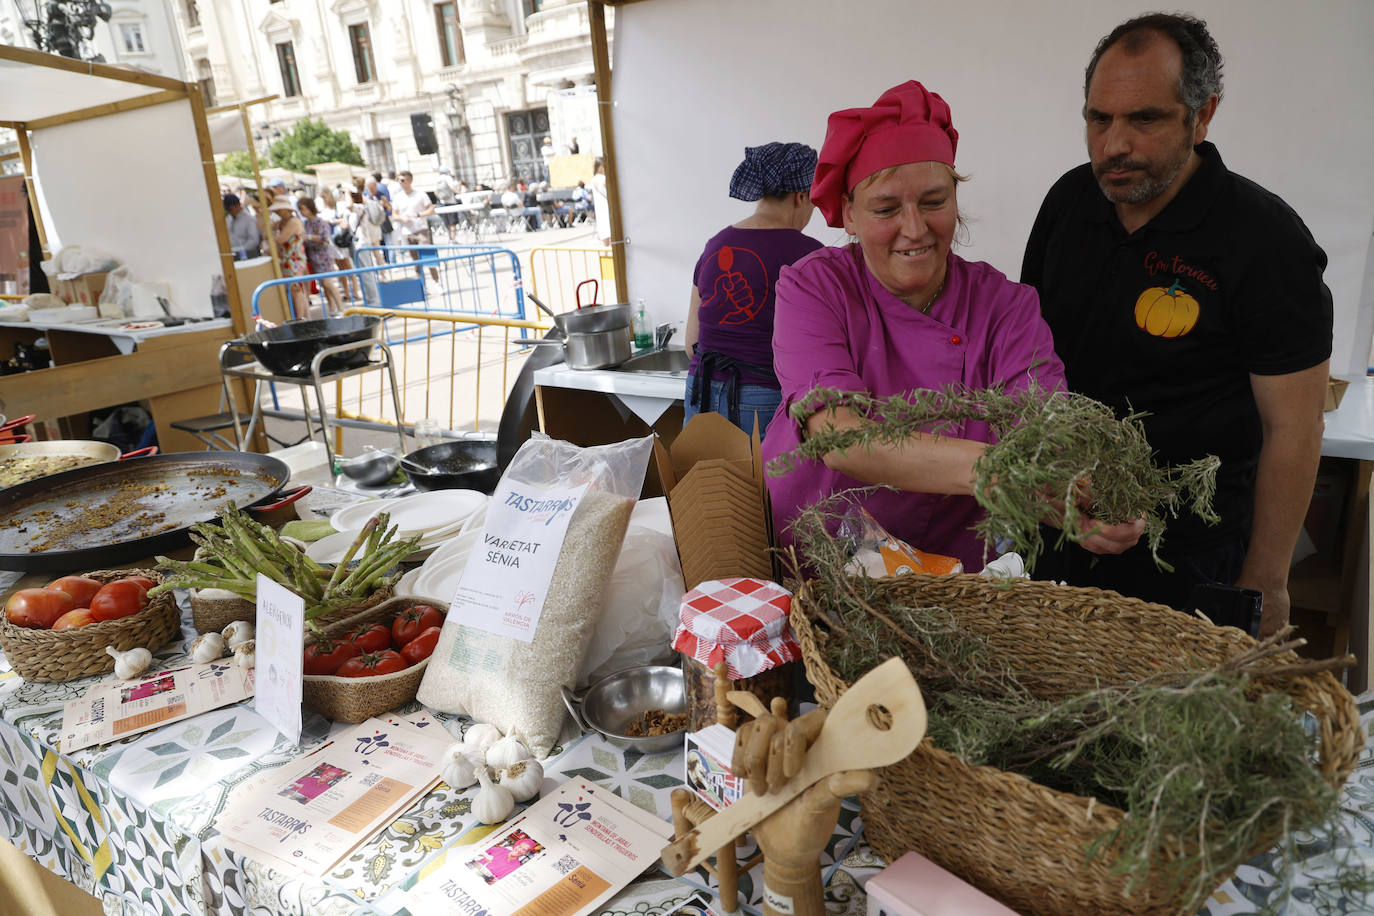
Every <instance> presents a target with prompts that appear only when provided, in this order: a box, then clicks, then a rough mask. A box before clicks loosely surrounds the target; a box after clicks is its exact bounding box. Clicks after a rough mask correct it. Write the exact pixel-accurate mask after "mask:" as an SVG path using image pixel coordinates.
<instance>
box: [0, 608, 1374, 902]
mask: <svg viewBox="0 0 1374 916" xmlns="http://www.w3.org/2000/svg"><path fill="white" fill-rule="evenodd" d="M0 584H3V583H0ZM182 628H183V631H184V633H185V638H183V639H181V640H179V641H177V642H175V643H173V644H171V645H169V646H167V647H165V648H164V649H162V650H161V651H159V652H157V653H156V655H155V665H157V666H160V667H176V666H178V665H182V664H185V663H187V649H188V643H189V639H190V637H191V636H192V635H193V630H192V627H191V622H190V615H189V612H188V613H187V614H185V615H184V617H183V621H182ZM97 680H98V679H97V678H89V679H85V680H80V681H74V682H71V683H68V684H36V683H26V682H24V681H23V680H21V679H20V678H19V677H18V676H17V675H15V674H14V673H13V672H12V671H11V670H10V668H9V665H8V663H7V662H5V661H3V660H2V659H0V773H3V774H4V778H3V779H0V831H3V832H0V838H2V839H5V840H7V841H9V842H10V843H12V844H13V845H14V846H16V847H17V848H18V849H19V850H20V851H21V852H23V853H24V854H25V855H27V856H29V857H30V858H31V859H33V860H35V861H36V862H38V863H39V864H41V865H42V866H43V867H45V868H47V869H49V870H51V871H52V872H55V873H56V874H57V875H60V876H62V877H64V878H66V879H67V880H69V881H71V882H72V883H73V884H75V885H76V886H77V887H79V888H81V889H83V890H86V891H88V892H90V893H92V894H94V895H95V896H97V897H99V898H101V900H102V902H103V904H104V906H105V912H106V913H125V914H130V916H133V914H139V916H142V914H210V913H230V914H233V913H249V912H252V913H290V914H301V916H307V914H308V916H315V914H360V913H379V914H394V913H398V912H404V910H403V909H402V900H401V895H402V893H403V892H404V890H405V889H407V888H408V887H409V886H411V885H412V884H413V882H414V881H415V880H416V878H417V876H419V875H420V874H422V873H425V872H427V871H428V870H429V869H432V868H433V867H435V866H436V865H437V864H439V863H440V862H442V861H443V860H444V859H445V858H446V856H447V855H448V854H449V852H450V850H451V849H452V848H454V847H456V846H461V845H465V844H466V843H467V842H471V841H473V840H475V839H477V838H479V837H480V836H481V835H482V833H478V834H474V835H473V836H470V837H469V836H467V834H469V832H470V831H473V830H474V829H475V828H477V827H478V824H477V823H476V821H475V819H474V818H473V817H472V814H471V804H472V799H473V796H474V794H475V789H467V790H463V791H455V790H452V789H450V788H447V787H441V788H439V789H436V790H435V791H433V792H431V793H430V794H428V795H426V796H424V797H423V798H422V799H421V800H420V801H419V802H417V803H416V804H415V805H414V806H412V807H411V808H410V809H409V810H408V811H406V812H405V814H404V815H403V816H401V817H400V818H399V819H398V820H396V821H395V822H393V823H392V824H391V825H390V826H389V827H387V828H386V829H385V830H383V831H382V832H381V833H379V834H378V835H376V836H375V837H373V838H372V839H371V840H370V841H369V842H367V843H366V844H364V845H363V846H362V847H361V848H359V849H358V850H357V851H355V852H354V853H353V854H352V855H350V856H349V857H348V858H347V859H346V860H345V861H344V862H343V863H342V864H341V865H340V866H339V867H337V868H336V869H334V870H333V871H332V872H331V873H330V874H329V875H328V876H327V877H325V878H324V879H315V878H308V877H303V876H301V875H292V874H283V873H281V872H278V871H274V870H272V869H271V868H268V867H266V866H264V865H262V864H259V863H257V862H254V861H252V860H251V859H246V858H244V857H243V856H241V855H239V854H238V853H236V852H233V851H231V850H229V849H227V848H226V847H225V846H224V845H223V843H222V842H221V840H220V838H219V836H218V834H217V833H216V831H215V829H214V823H215V818H216V816H217V815H218V814H219V813H220V812H221V811H222V810H223V808H224V804H225V799H226V797H227V795H228V794H229V792H230V791H231V790H232V789H233V788H234V787H235V786H237V785H239V784H240V783H242V782H244V781H246V780H247V779H249V778H251V777H252V776H253V775H254V774H256V773H259V772H261V771H263V770H264V769H267V768H271V767H276V766H280V765H282V764H283V763H285V762H286V761H288V760H289V759H291V758H293V757H295V756H297V755H299V754H302V753H307V752H309V751H310V750H312V749H314V748H315V747H317V746H319V745H320V744H321V743H323V742H324V741H325V740H327V739H328V738H329V737H330V736H331V735H335V734H337V733H339V732H341V731H343V730H344V729H346V728H348V727H349V726H345V725H335V724H332V723H330V722H328V721H327V720H325V719H324V718H322V717H321V716H319V715H316V714H313V713H307V714H306V715H305V717H304V731H303V734H302V739H301V743H302V746H301V748H299V749H297V748H294V747H292V746H290V745H288V744H287V743H286V742H284V741H283V740H281V739H280V738H279V736H278V734H277V732H276V730H275V729H274V728H273V727H272V726H271V725H270V724H268V723H267V722H266V721H265V720H264V719H262V718H261V717H260V716H258V714H257V713H256V712H255V711H254V710H253V709H252V706H251V703H240V704H237V705H234V706H230V707H226V708H224V709H220V710H216V711H213V712H209V713H205V714H203V715H201V716H198V717H195V718H192V719H187V720H184V721H182V722H178V723H174V724H171V725H168V726H165V727H163V728H160V729H157V730H155V731H151V732H147V733H144V734H141V735H137V736H134V737H131V738H127V739H125V740H123V741H119V742H116V743H114V744H110V745H105V746H102V747H96V748H90V749H87V750H83V751H77V752H75V753H72V754H69V755H68V754H63V753H61V752H60V751H59V750H58V749H57V748H56V747H55V742H56V739H57V736H58V734H59V731H60V726H61V719H62V704H63V703H64V702H66V701H67V700H69V699H72V698H74V697H77V696H79V695H80V694H81V693H82V692H83V691H84V690H85V689H86V688H87V687H88V686H90V685H91V684H92V683H95V682H96V681H97ZM402 711H403V712H417V711H422V708H421V707H419V706H417V705H415V704H411V705H410V706H409V707H406V708H405V709H403V710H402ZM1360 713H1361V720H1362V723H1363V725H1364V727H1365V729H1366V732H1367V731H1368V728H1369V726H1370V725H1371V724H1374V694H1366V695H1364V696H1362V697H1360ZM435 718H437V719H438V720H439V721H440V723H441V724H442V725H443V726H444V727H446V728H448V729H449V730H450V731H451V732H454V733H455V734H457V733H458V731H459V728H460V725H461V724H462V722H463V720H462V719H461V717H457V716H445V715H436V716H435ZM573 777H576V778H581V779H588V780H592V781H594V782H596V783H599V784H601V785H603V786H606V787H608V788H611V789H613V790H614V791H615V792H617V794H619V795H620V796H621V797H623V798H626V799H628V800H629V801H630V802H632V803H633V804H635V805H638V806H639V807H641V808H643V809H645V810H647V811H651V812H653V813H654V814H656V815H657V816H659V817H661V818H663V819H664V820H670V819H671V811H670V803H669V795H670V793H671V791H672V790H673V789H674V788H676V787H678V786H680V785H681V784H682V780H683V756H682V753H681V751H670V752H666V753H661V754H650V755H645V754H642V753H639V752H636V751H628V750H625V749H622V748H618V747H615V746H612V745H611V744H609V743H607V742H606V741H605V740H604V739H602V738H600V737H599V736H588V737H582V738H577V739H575V740H571V741H569V742H568V743H567V744H565V745H564V746H563V747H562V748H561V749H557V750H556V751H555V756H554V757H553V758H552V759H551V760H550V761H549V762H548V763H547V764H546V780H545V783H544V786H545V789H548V788H551V787H553V786H554V785H557V784H558V783H560V782H562V781H563V780H565V779H568V778H573ZM1371 797H1374V750H1372V749H1371V748H1368V747H1367V748H1366V749H1365V751H1364V753H1363V754H1362V755H1361V758H1360V762H1359V766H1358V768H1357V769H1356V771H1355V774H1354V775H1353V776H1352V777H1351V780H1350V782H1349V783H1348V784H1347V786H1346V789H1345V792H1344V797H1343V806H1344V809H1345V812H1346V816H1345V821H1346V825H1347V826H1348V827H1349V829H1350V831H1351V833H1350V836H1349V837H1348V842H1349V844H1350V846H1351V847H1352V848H1353V851H1354V852H1355V853H1356V854H1357V855H1360V856H1362V857H1364V859H1365V860H1366V861H1369V860H1371V859H1374V824H1371V821H1370V819H1369V817H1368V806H1369V801H1368V800H1369V798H1371ZM484 832H485V831H483V833H484ZM741 852H742V853H744V854H745V855H748V854H750V853H751V850H750V849H748V848H745V849H742V850H741ZM1272 859H1273V857H1272V855H1265V856H1260V857H1257V858H1256V859H1254V860H1252V861H1251V862H1250V863H1248V864H1247V865H1246V866H1243V867H1242V868H1241V870H1240V871H1239V873H1238V874H1237V876H1236V878H1234V879H1233V880H1231V881H1229V882H1227V883H1226V884H1225V885H1223V886H1222V888H1221V889H1220V890H1218V892H1217V893H1216V894H1215V895H1214V896H1213V897H1212V899H1211V900H1210V901H1209V903H1208V905H1207V906H1206V907H1205V908H1204V909H1203V911H1202V912H1204V913H1206V914H1209V916H1229V914H1239V913H1250V912H1254V911H1255V909H1256V908H1257V907H1258V906H1259V905H1261V904H1263V902H1264V901H1266V900H1268V899H1269V897H1270V895H1271V894H1272V893H1273V887H1274V878H1273V874H1272V870H1271V868H1272ZM1330 860H1331V855H1330V853H1329V852H1325V853H1323V852H1313V853H1311V854H1310V858H1309V859H1308V860H1306V861H1305V862H1304V863H1303V867H1302V872H1301V874H1300V875H1299V877H1298V879H1297V880H1298V884H1299V886H1300V887H1301V888H1308V893H1315V894H1317V895H1318V896H1319V897H1320V898H1321V899H1322V900H1323V901H1326V902H1329V903H1331V905H1332V907H1333V909H1332V910H1331V911H1332V912H1354V911H1363V910H1359V909H1358V907H1357V906H1356V903H1357V901H1352V900H1349V899H1341V897H1342V895H1341V894H1340V893H1338V892H1336V891H1335V890H1333V889H1330V888H1323V889H1320V890H1317V891H1312V890H1311V885H1312V884H1313V883H1314V882H1315V881H1317V880H1318V879H1319V878H1321V877H1329V875H1330V874H1331V866H1330ZM823 862H824V863H825V865H826V868H825V869H824V874H825V875H826V877H827V879H828V886H827V892H826V908H827V912H829V913H831V914H837V916H839V914H843V916H861V914H863V913H864V912H865V897H864V894H863V890H862V888H863V885H864V883H865V882H866V881H867V880H868V878H870V877H871V876H872V875H874V874H876V873H877V871H878V870H879V869H881V868H882V866H883V863H882V862H881V860H879V859H878V858H877V857H876V856H874V855H873V853H872V852H871V851H870V850H869V849H868V847H867V845H866V844H865V843H864V842H863V841H862V828H861V820H860V818H859V816H858V812H857V810H856V808H855V807H854V806H853V803H852V800H850V802H849V803H847V804H846V806H845V809H844V811H843V812H842V813H841V816H840V820H839V825H838V827H837V829H836V833H835V835H834V837H833V841H832V844H831V847H830V853H829V854H827V856H826V858H825V859H823ZM705 886H706V885H705V883H704V881H703V879H702V877H701V875H700V874H699V873H689V875H687V876H686V877H685V878H684V879H682V880H678V879H672V878H669V877H667V876H666V875H665V874H663V873H662V872H659V871H657V870H651V871H650V872H648V873H646V874H645V875H644V876H641V878H640V879H639V880H637V881H636V882H635V883H633V884H632V885H630V886H629V887H628V888H626V889H625V890H624V891H622V892H621V893H620V894H619V895H618V896H617V897H616V898H615V899H614V900H613V901H612V902H611V903H610V904H609V905H608V906H607V908H606V910H605V912H607V913H611V914H616V916H621V914H623V916H629V914H646V913H655V914H663V913H670V912H672V911H673V910H674V909H675V908H676V907H677V906H679V905H681V904H683V903H686V902H689V901H691V900H695V899H700V896H701V893H702V889H703V888H704V887H705ZM741 888H742V891H743V893H744V894H745V896H746V897H747V898H748V899H749V900H751V901H752V904H751V905H750V906H749V908H748V909H747V910H746V912H751V913H757V912H758V908H757V905H758V897H759V895H760V893H761V888H759V887H758V886H757V885H756V884H755V882H754V881H753V880H751V878H750V876H747V875H746V876H745V877H744V879H743V880H742V881H741ZM1342 907H1345V908H1342Z"/></svg>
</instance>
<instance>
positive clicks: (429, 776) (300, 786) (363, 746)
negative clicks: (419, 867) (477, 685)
mask: <svg viewBox="0 0 1374 916" xmlns="http://www.w3.org/2000/svg"><path fill="white" fill-rule="evenodd" d="M452 743H453V738H452V737H451V736H450V735H449V734H448V733H447V732H445V731H443V729H440V728H427V729H422V728H420V727H417V726H416V725H415V724H414V723H413V722H409V721H405V720H402V719H368V720H367V721H366V722H361V723H359V724H358V725H357V726H356V727H354V728H352V729H350V730H349V731H347V732H344V733H343V734H341V735H340V736H339V737H338V738H336V739H334V740H333V741H331V742H329V743H327V744H325V745H324V746H323V747H321V748H320V749H319V750H317V751H315V752H314V753H312V754H309V755H307V756H305V757H302V758H300V759H298V760H295V761H292V762H291V763H290V764H288V765H287V766H284V767H280V768H278V769H274V770H270V771H268V772H265V773H262V774H259V775H258V776H256V777H254V778H253V779H250V780H249V781H248V782H245V783H244V784H243V785H241V786H239V787H238V788H237V789H235V790H234V792H233V794H232V795H231V796H230V798H229V802H228V804H227V806H226V807H225V811H224V813H223V814H222V815H221V816H220V817H219V818H218V819H217V820H216V822H215V826H216V827H217V828H218V829H219V832H220V834H222V835H223V836H224V838H225V841H226V842H227V843H228V845H229V846H231V847H233V848H235V849H237V850H240V851H242V852H245V853H248V854H250V855H251V856H252V857H253V858H255V859H258V860H259V861H264V862H266V863H268V864H269V865H273V866H277V867H280V868H283V869H286V870H287V871H289V872H292V873H304V874H307V875H311V876H313V877H321V876H323V875H324V874H325V873H326V872H328V871H329V870H330V869H332V868H333V867H334V866H335V865H337V864H338V863H339V862H340V861H342V860H343V859H344V858H345V857H346V856H347V855H348V854H349V853H350V852H352V851H353V850H354V849H355V848H356V847H357V846H358V845H359V844H361V843H364V842H366V841H367V840H368V839H369V838H370V837H371V836H372V835H373V834H375V833H376V832H377V831H379V830H381V829H382V828H383V827H385V826H386V825H387V824H389V823H391V822H392V821H393V820H395V819H396V817H397V816H398V815H400V814H401V812H403V811H405V809H406V808H408V807H410V805H411V803H412V802H414V800H415V799H416V798H418V797H419V796H421V795H424V794H425V793H426V792H428V791H429V790H430V789H432V788H434V786H435V785H436V784H437V783H438V782H439V770H440V766H441V762H442V758H443V753H444V750H445V749H446V748H447V747H448V746H449V745H450V744H452Z"/></svg>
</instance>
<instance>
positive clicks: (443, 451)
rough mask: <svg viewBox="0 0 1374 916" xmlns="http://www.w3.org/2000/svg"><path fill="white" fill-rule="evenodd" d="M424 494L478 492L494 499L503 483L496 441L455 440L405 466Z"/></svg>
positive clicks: (413, 457) (405, 462) (410, 458)
mask: <svg viewBox="0 0 1374 916" xmlns="http://www.w3.org/2000/svg"><path fill="white" fill-rule="evenodd" d="M401 467H403V468H405V470H406V476H408V477H409V478H410V482H411V483H413V484H415V486H416V488H417V489H420V490H478V491H480V492H482V493H486V494H487V495H488V496H490V495H491V491H492V490H495V489H496V484H497V483H498V482H499V481H500V480H501V468H500V467H498V466H497V461H496V441H495V440H493V439H453V440H450V441H448V442H440V443H439V444H438V445H427V446H425V447H424V448H422V449H417V450H416V451H413V452H411V453H410V454H409V455H406V456H405V459H404V460H403V461H402V462H401Z"/></svg>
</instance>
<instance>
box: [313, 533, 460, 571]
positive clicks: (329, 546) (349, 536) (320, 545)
mask: <svg viewBox="0 0 1374 916" xmlns="http://www.w3.org/2000/svg"><path fill="white" fill-rule="evenodd" d="M359 530H361V529H359ZM411 536H412V535H404V537H411ZM357 538H358V532H357V531H338V532H335V533H334V534H331V535H327V536H325V537H322V538H320V539H319V540H318V541H315V542H314V543H313V544H310V545H309V546H308V547H306V548H305V555H306V556H307V557H309V558H310V559H312V560H314V561H315V562H316V563H319V564H320V565H321V566H332V565H334V564H335V563H338V562H339V561H340V560H342V559H343V558H344V554H346V553H348V548H349V546H351V545H352V543H353V542H354V541H355V540H357ZM441 543H443V541H442V540H436V541H434V542H432V543H426V542H425V541H424V540H421V541H420V546H419V547H418V548H417V549H416V550H415V551H414V552H413V553H410V554H407V555H406V556H404V557H402V558H401V562H402V563H418V562H420V561H421V560H426V559H428V558H429V556H430V555H431V554H432V553H434V551H435V549H437V548H438V546H439V545H440V544H441Z"/></svg>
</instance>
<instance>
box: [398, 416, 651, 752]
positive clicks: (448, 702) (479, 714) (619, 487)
mask: <svg viewBox="0 0 1374 916" xmlns="http://www.w3.org/2000/svg"><path fill="white" fill-rule="evenodd" d="M652 446H653V438H652V437H651V436H646V437H644V438H642V439H630V440H627V441H625V442H620V443H616V444H614V445H598V446H591V447H588V448H581V447H578V446H575V445H572V444H571V443H568V442H562V441H559V440H555V439H549V438H547V437H543V436H539V437H536V438H533V439H530V440H529V441H528V442H526V443H525V444H524V445H522V446H521V447H520V450H519V451H518V452H516V453H515V457H514V458H513V459H512V460H511V463H510V466H509V467H508V468H506V473H505V475H504V476H503V477H502V478H501V482H500V484H498V485H497V487H496V492H495V493H494V494H493V496H492V501H491V503H489V504H488V507H487V516H486V520H485V522H484V524H483V528H482V534H481V539H480V540H479V542H478V545H477V547H476V548H475V551H474V553H473V555H472V556H471V557H470V558H469V560H468V564H467V567H466V568H465V569H464V571H463V579H462V583H461V584H460V586H459V588H458V591H457V594H456V595H455V600H454V603H453V605H452V607H451V608H450V610H449V614H448V618H447V619H446V620H445V622H444V627H443V630H442V632H441V633H440V635H439V643H438V645H436V646H435V648H434V653H433V655H432V656H431V657H430V662H429V665H428V667H427V669H426V670H425V677H424V680H423V681H422V682H421V683H420V690H419V693H418V696H417V699H419V701H420V702H421V703H424V704H425V705H426V706H429V707H431V708H433V709H438V710H441V711H444V712H466V713H467V714H468V715H470V716H471V717H472V718H474V719H476V720H478V721H479V722H488V723H490V724H492V725H495V726H496V727H497V728H499V729H501V731H502V732H503V733H506V734H510V733H516V734H518V735H519V736H520V737H521V738H522V739H523V740H524V742H525V744H526V746H528V747H529V748H530V750H531V751H533V752H534V753H535V754H536V755H538V756H541V757H542V756H544V755H545V754H547V753H548V752H549V749H550V748H552V747H553V745H554V744H555V743H556V742H557V740H558V735H559V732H560V730H561V728H562V725H563V720H564V718H565V717H566V716H567V711H566V709H565V708H564V706H563V699H562V695H561V688H562V687H568V688H572V687H573V686H575V682H576V679H577V674H578V672H579V671H580V670H581V667H582V660H583V657H584V656H585V655H586V653H587V647H588V645H589V643H590V642H591V639H592V634H593V632H594V631H595V629H596V627H597V624H598V623H599V622H600V620H601V617H602V610H603V608H604V604H605V597H606V588H607V585H608V584H609V581H610V578H611V574H612V571H613V569H614V568H615V565H616V560H617V559H618V557H619V555H620V547H621V544H622V542H623V540H624V538H625V531H626V528H627V527H628V525H629V520H630V513H631V511H632V510H633V509H634V504H635V500H636V498H637V497H638V495H639V490H640V487H641V485H642V484H643V481H644V470H645V468H646V467H647V465H648V461H649V452H650V450H651V448H652ZM579 488H584V489H579ZM564 524H565V525H566V533H565V534H564V535H563V537H562V538H561V539H559V538H558V537H557V534H556V532H557V530H558V528H559V527H560V526H561V525H564ZM550 568H551V571H550Z"/></svg>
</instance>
